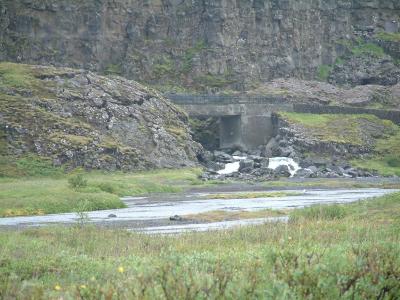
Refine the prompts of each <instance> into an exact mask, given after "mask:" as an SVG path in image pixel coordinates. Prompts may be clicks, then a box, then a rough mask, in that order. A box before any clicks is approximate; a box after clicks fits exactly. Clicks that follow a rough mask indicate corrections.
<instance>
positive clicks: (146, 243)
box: [0, 193, 400, 299]
mask: <svg viewBox="0 0 400 300" xmlns="http://www.w3.org/2000/svg"><path fill="white" fill-rule="evenodd" d="M341 207H342V208H341V210H343V211H344V214H343V215H342V214H341V215H340V217H332V216H335V213H333V214H332V213H330V214H321V215H320V216H319V217H318V216H317V217H315V214H311V215H310V214H309V213H304V214H303V213H300V212H299V214H302V215H303V217H302V218H298V219H297V220H295V221H293V222H290V223H289V224H279V223H278V224H265V225H262V226H257V227H246V228H240V229H236V230H231V231H221V232H211V233H188V234H182V235H180V236H179V237H178V238H177V237H176V236H148V235H141V234H135V233H130V232H127V231H123V230H104V229H99V228H95V227H91V226H87V227H85V226H84V227H79V226H76V227H69V228H62V227H53V228H36V229H27V230H22V231H2V232H0V253H1V254H2V255H1V259H0V295H1V296H2V297H3V298H6V299H7V298H11V299H12V298H19V299H21V298H36V299H42V298H44V299H48V298H51V299H59V298H63V299H71V298H79V299H82V298H84V299H127V298H129V299H258V298H262V299H395V298H396V297H397V296H398V295H399V294H400V218H399V216H400V194H399V193H396V194H392V195H388V196H384V197H382V198H379V199H374V200H371V201H361V202H357V203H355V204H350V205H343V206H341ZM326 209H328V210H331V208H326Z"/></svg>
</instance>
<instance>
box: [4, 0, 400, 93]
mask: <svg viewBox="0 0 400 300" xmlns="http://www.w3.org/2000/svg"><path fill="white" fill-rule="evenodd" d="M399 15H400V2H399V1H398V0H385V1H381V0H369V1H364V0H340V1H337V0H284V1H282V0H251V1H249V0H238V1H233V0H215V1H205V0H182V1H176V0H140V1H138V0H85V1H76V0H3V1H1V3H0V60H11V61H20V62H28V63H40V64H53V65H62V66H71V67H79V68H85V69H90V70H95V71H101V72H108V73H117V74H121V75H124V76H126V77H128V78H133V79H135V80H139V81H144V82H147V83H152V84H155V85H158V84H162V85H163V86H164V87H168V89H169V91H171V89H173V88H174V87H176V86H180V85H181V86H184V87H186V88H187V87H189V88H196V89H207V88H208V89H218V88H231V89H237V90H243V89H249V88H251V87H253V86H254V84H256V83H257V82H266V81H268V80H271V79H273V78H280V77H286V76H294V77H299V78H305V79H310V78H315V77H316V75H317V73H318V69H319V68H320V67H321V66H323V65H334V64H335V59H336V58H337V57H340V56H341V55H343V47H341V45H342V44H343V43H341V42H342V41H343V40H351V39H352V38H354V37H355V36H358V37H360V36H361V37H363V36H364V35H373V34H375V33H377V32H390V33H397V32H399V25H398V24H399V21H400V17H399ZM375 42H376V43H378V44H379V43H381V42H382V43H384V44H382V45H381V46H382V47H383V48H384V49H385V50H387V52H388V53H389V54H390V55H392V56H396V55H398V53H399V51H398V49H399V43H398V41H390V42H386V43H385V42H384V41H382V40H379V39H377V40H374V41H373V43H375ZM378 65H380V64H379V62H378ZM387 68H389V69H390V70H391V72H392V73H391V74H394V75H395V76H397V77H396V78H398V73H397V71H396V70H393V68H394V66H393V62H392V61H390V62H389V63H388V64H387ZM363 70H367V69H362V70H361V71H363ZM339 71H340V72H346V73H351V72H353V70H352V69H351V68H344V69H343V68H342V69H340V70H339ZM339 71H338V72H339ZM367 71H368V72H369V73H368V74H367V76H364V75H360V76H353V75H351V74H350V75H349V74H346V78H349V79H350V80H351V83H354V84H357V83H360V82H361V83H363V80H364V82H365V80H366V81H368V83H378V84H379V83H385V84H386V83H393V82H392V81H390V82H388V81H387V80H386V79H385V78H383V79H382V78H381V77H379V76H380V74H381V72H380V71H379V70H378V72H377V74H378V75H379V76H378V77H379V78H378V80H375V81H374V80H372V81H371V80H369V79H368V78H372V77H374V76H375V75H374V74H373V72H372V73H371V71H370V70H367ZM337 78H338V76H336V77H332V80H333V81H335V80H334V79H337ZM365 78H366V79H365ZM396 80H397V79H396Z"/></svg>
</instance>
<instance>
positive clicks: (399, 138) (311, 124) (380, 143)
mask: <svg viewBox="0 0 400 300" xmlns="http://www.w3.org/2000/svg"><path fill="white" fill-rule="evenodd" d="M279 114H280V116H281V117H282V118H283V119H284V120H285V121H287V122H289V123H290V124H295V125H296V126H299V127H301V128H302V129H303V130H304V131H305V132H306V134H307V135H308V136H310V137H311V138H314V139H316V140H319V141H322V142H333V143H343V144H349V145H355V146H363V145H366V146H371V147H372V148H373V153H372V154H371V155H369V156H368V157H365V158H363V159H354V160H352V163H353V164H354V165H355V166H357V167H360V168H365V169H368V170H376V171H378V172H379V173H380V174H382V175H395V174H396V175H400V164H399V162H398V160H399V153H400V126H398V125H395V124H394V123H393V122H391V121H388V120H382V119H379V118H378V117H376V116H373V115H366V114H363V115H342V114H307V113H290V112H281V113H279Z"/></svg>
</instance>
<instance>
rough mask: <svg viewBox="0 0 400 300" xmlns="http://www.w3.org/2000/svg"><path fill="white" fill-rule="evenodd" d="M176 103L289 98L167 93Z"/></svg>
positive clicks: (274, 101) (281, 99) (280, 99)
mask: <svg viewBox="0 0 400 300" xmlns="http://www.w3.org/2000/svg"><path fill="white" fill-rule="evenodd" d="M165 97H167V98H168V99H170V100H171V101H172V102H174V103H175V104H181V105H202V104H216V105H218V104H241V103H244V104H245V103H249V104H251V103H254V104H263V103H266V104H282V103H287V100H286V99H285V98H284V97H282V96H230V95H189V94H165Z"/></svg>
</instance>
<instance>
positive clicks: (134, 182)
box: [0, 169, 202, 217]
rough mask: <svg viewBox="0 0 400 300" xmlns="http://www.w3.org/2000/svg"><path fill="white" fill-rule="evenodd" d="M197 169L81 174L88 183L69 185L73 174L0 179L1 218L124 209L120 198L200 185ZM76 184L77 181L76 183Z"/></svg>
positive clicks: (174, 190)
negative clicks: (83, 210)
mask: <svg viewBox="0 0 400 300" xmlns="http://www.w3.org/2000/svg"><path fill="white" fill-rule="evenodd" d="M199 173H200V170H199V169H184V170H158V171H147V172H138V173H122V172H115V173H100V172H90V173H82V174H81V175H82V176H83V179H84V180H86V181H87V184H84V185H77V186H71V182H74V180H71V178H74V176H76V175H74V174H70V175H65V174H64V175H63V174H58V178H49V177H32V178H24V179H16V178H2V179H0V217H4V216H19V215H35V214H36V215H37V214H49V213H62V212H75V211H77V210H79V209H81V208H82V207H84V209H85V210H88V211H89V210H101V209H111V208H121V207H124V204H123V202H122V201H121V200H120V197H122V196H134V195H142V194H148V193H162V192H179V191H181V190H182V189H183V188H184V187H185V186H189V185H194V184H201V183H202V182H201V180H199V179H198V175H199ZM75 181H76V180H75Z"/></svg>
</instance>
